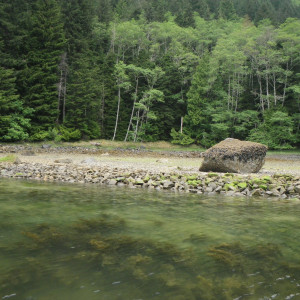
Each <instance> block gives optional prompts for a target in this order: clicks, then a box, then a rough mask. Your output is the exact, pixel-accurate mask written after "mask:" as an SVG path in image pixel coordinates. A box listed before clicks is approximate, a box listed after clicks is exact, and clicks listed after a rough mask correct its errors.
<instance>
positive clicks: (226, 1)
mask: <svg viewBox="0 0 300 300" xmlns="http://www.w3.org/2000/svg"><path fill="white" fill-rule="evenodd" d="M219 18H223V19H225V20H234V19H236V11H235V8H234V5H233V1H232V0H221V2H220V5H219Z"/></svg>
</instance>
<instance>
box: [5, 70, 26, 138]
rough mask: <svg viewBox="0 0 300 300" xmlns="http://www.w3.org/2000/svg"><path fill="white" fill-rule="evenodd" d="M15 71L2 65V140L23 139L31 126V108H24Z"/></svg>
mask: <svg viewBox="0 0 300 300" xmlns="http://www.w3.org/2000/svg"><path fill="white" fill-rule="evenodd" d="M15 81H16V78H15V76H14V71H13V70H10V69H5V68H3V67H1V66H0V140H1V141H21V140H24V139H27V138H28V132H27V131H28V129H29V127H30V122H29V119H28V118H27V117H26V116H28V114H29V113H30V110H28V109H24V106H23V103H22V101H21V100H20V98H19V95H18V94H17V90H16V86H15Z"/></svg>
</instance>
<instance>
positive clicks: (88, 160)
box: [80, 157, 97, 165]
mask: <svg viewBox="0 0 300 300" xmlns="http://www.w3.org/2000/svg"><path fill="white" fill-rule="evenodd" d="M80 163H81V164H86V165H93V164H95V163H97V161H96V159H95V158H93V157H89V158H86V159H84V160H82V161H81V162H80Z"/></svg>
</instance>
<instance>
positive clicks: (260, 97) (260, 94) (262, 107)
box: [257, 75, 265, 112]
mask: <svg viewBox="0 0 300 300" xmlns="http://www.w3.org/2000/svg"><path fill="white" fill-rule="evenodd" d="M257 80H258V84H259V101H260V106H261V110H262V111H263V112H264V111H265V104H264V99H263V94H262V84H261V76H260V75H257Z"/></svg>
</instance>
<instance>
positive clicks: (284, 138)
mask: <svg viewBox="0 0 300 300" xmlns="http://www.w3.org/2000/svg"><path fill="white" fill-rule="evenodd" d="M249 140H250V141H254V142H259V143H262V144H265V145H267V146H268V147H269V148H270V149H291V148H292V146H291V145H292V144H293V143H294V142H295V135H294V134H293V121H292V118H291V117H290V116H289V115H288V114H287V113H285V112H281V111H270V112H267V113H265V115H264V123H262V124H260V125H259V127H258V128H257V129H253V130H251V132H250V136H249Z"/></svg>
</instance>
